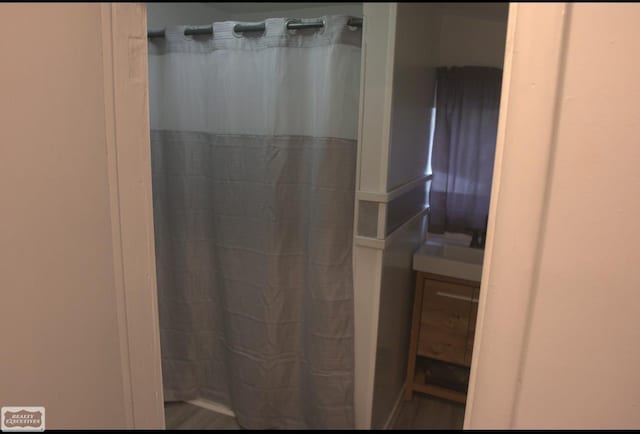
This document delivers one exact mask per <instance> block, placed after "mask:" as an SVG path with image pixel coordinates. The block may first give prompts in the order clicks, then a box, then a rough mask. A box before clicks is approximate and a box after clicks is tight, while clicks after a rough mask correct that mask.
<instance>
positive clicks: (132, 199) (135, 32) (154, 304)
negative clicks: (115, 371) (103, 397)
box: [97, 3, 164, 429]
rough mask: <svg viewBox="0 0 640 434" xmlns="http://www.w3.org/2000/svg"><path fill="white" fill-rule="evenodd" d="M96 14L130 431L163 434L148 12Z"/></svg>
mask: <svg viewBox="0 0 640 434" xmlns="http://www.w3.org/2000/svg"><path fill="white" fill-rule="evenodd" d="M100 12H101V14H102V29H101V30H102V32H101V33H102V37H103V40H102V46H103V59H104V83H105V89H104V92H105V101H106V103H105V124H106V131H107V154H108V162H109V166H108V176H109V190H110V201H111V220H112V239H113V251H114V274H115V276H116V285H117V287H116V288H115V289H116V294H117V301H118V323H119V329H120V348H121V354H122V357H121V360H122V371H123V379H124V381H123V383H124V389H125V390H124V397H123V400H124V407H125V409H126V415H127V425H128V426H129V427H130V428H139V429H140V428H148V429H154V428H155V429H163V428H164V405H163V395H162V366H161V359H160V333H159V320H158V300H157V299H158V295H157V289H156V268H155V247H154V236H153V203H152V195H151V155H150V150H151V148H150V138H149V98H148V88H149V85H148V73H147V17H146V7H145V5H144V4H143V3H137V4H132V3H103V4H101V8H100ZM97 393H99V391H98V392H97Z"/></svg>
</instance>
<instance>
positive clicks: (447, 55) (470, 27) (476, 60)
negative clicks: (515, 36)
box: [438, 5, 507, 68]
mask: <svg viewBox="0 0 640 434" xmlns="http://www.w3.org/2000/svg"><path fill="white" fill-rule="evenodd" d="M505 7H506V5H505ZM461 12H462V11H461ZM506 33H507V21H506V19H499V18H495V19H488V18H486V17H478V16H469V15H461V14H456V13H452V12H444V13H443V15H442V21H441V24H440V37H439V46H438V64H439V66H469V65H474V66H493V67H496V68H502V63H503V61H504V46H505V38H506Z"/></svg>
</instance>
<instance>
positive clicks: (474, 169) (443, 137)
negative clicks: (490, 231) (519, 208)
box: [429, 66, 502, 233]
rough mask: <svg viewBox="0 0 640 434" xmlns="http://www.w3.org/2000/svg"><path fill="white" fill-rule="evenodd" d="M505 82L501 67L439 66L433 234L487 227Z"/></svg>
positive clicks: (430, 202)
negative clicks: (501, 97) (502, 90)
mask: <svg viewBox="0 0 640 434" xmlns="http://www.w3.org/2000/svg"><path fill="white" fill-rule="evenodd" d="M501 83H502V70H501V69H498V68H491V67H480V66H465V67H449V68H445V67H442V68H438V71H437V89H436V122H435V131H434V137H433V149H432V157H431V167H432V172H433V180H432V182H431V190H430V193H429V206H430V211H429V212H430V214H429V232H433V233H443V232H469V231H473V230H482V229H484V227H485V225H486V219H487V215H488V213H489V199H490V196H491V181H492V176H493V161H494V156H495V146H496V134H497V128H498V112H499V109H500V90H501Z"/></svg>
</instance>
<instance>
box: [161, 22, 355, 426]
mask: <svg viewBox="0 0 640 434" xmlns="http://www.w3.org/2000/svg"><path fill="white" fill-rule="evenodd" d="M322 19H324V21H325V26H324V28H322V29H308V30H287V29H286V20H285V19H283V18H278V19H268V20H266V31H265V32H264V33H263V34H259V35H255V34H250V33H246V34H245V35H240V34H236V33H235V32H234V31H233V26H234V24H236V23H235V22H220V23H214V24H213V36H211V35H208V36H193V37H192V36H184V34H183V31H184V28H185V27H184V26H178V27H170V28H167V29H166V31H165V33H166V38H157V39H151V40H150V43H149V77H150V78H149V86H150V90H149V91H150V95H149V100H150V115H151V147H152V150H151V151H152V173H153V201H154V221H155V241H156V266H157V280H158V293H159V309H160V335H161V347H162V365H163V377H164V388H165V389H164V394H165V400H167V401H172V400H193V399H198V398H201V399H207V400H211V401H215V402H217V403H221V404H224V405H227V406H229V407H231V409H232V410H233V411H234V412H235V414H236V417H237V419H238V422H239V423H240V424H241V425H242V426H244V427H246V428H350V427H352V426H353V368H354V367H353V287H352V286H353V283H352V268H351V255H352V252H351V247H352V230H353V207H354V191H355V169H356V136H357V127H358V92H359V77H360V74H359V69H360V44H361V30H360V29H355V28H351V27H349V26H347V21H348V19H349V17H346V16H326V17H323V18H322Z"/></svg>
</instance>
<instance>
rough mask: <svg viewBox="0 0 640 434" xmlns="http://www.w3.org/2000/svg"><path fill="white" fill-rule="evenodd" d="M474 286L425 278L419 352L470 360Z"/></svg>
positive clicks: (457, 360) (454, 360)
mask: <svg viewBox="0 0 640 434" xmlns="http://www.w3.org/2000/svg"><path fill="white" fill-rule="evenodd" d="M473 292H474V288H473V287H471V286H465V285H458V284H454V283H449V282H441V281H438V280H431V279H425V281H424V296H423V302H422V312H421V318H420V332H419V339H418V354H419V355H421V356H427V357H432V358H435V359H438V360H442V361H446V362H451V363H457V364H459V365H466V364H467V359H468V358H467V347H468V332H469V325H470V316H471V315H470V314H471V311H472V307H473V305H474V304H475V303H473V295H474V294H473Z"/></svg>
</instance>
